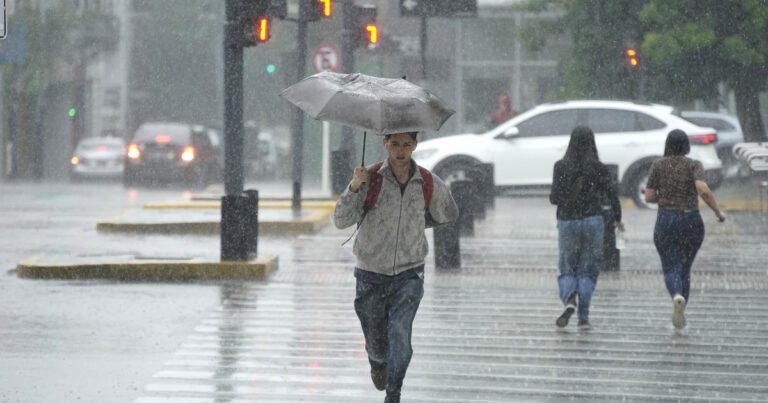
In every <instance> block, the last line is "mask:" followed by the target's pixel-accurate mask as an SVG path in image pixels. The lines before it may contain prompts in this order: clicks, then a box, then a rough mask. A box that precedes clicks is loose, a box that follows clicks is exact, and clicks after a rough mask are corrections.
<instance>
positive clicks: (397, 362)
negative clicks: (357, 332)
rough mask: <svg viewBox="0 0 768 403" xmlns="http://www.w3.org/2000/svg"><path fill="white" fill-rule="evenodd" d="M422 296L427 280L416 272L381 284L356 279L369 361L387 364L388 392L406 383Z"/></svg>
mask: <svg viewBox="0 0 768 403" xmlns="http://www.w3.org/2000/svg"><path fill="white" fill-rule="evenodd" d="M423 295H424V280H423V279H422V278H421V277H420V276H418V275H416V274H415V273H414V274H412V275H406V276H396V277H395V278H394V279H393V280H392V281H388V282H385V283H380V284H377V283H372V282H368V281H364V280H360V279H357V290H356V296H355V312H356V313H357V317H358V318H359V319H360V325H361V326H362V328H363V335H364V336H365V350H366V351H367V352H368V360H369V361H370V362H371V365H379V366H384V365H386V367H387V393H400V389H401V388H402V386H403V379H404V378H405V371H406V370H407V369H408V365H409V364H410V362H411V356H412V355H413V349H412V348H411V332H412V328H413V319H414V318H415V317H416V311H417V310H418V309H419V303H420V302H421V297H422V296H423Z"/></svg>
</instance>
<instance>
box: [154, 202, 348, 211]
mask: <svg viewBox="0 0 768 403" xmlns="http://www.w3.org/2000/svg"><path fill="white" fill-rule="evenodd" d="M301 207H302V209H312V210H320V209H322V210H333V209H335V208H336V201H335V200H333V201H328V200H315V201H307V200H304V201H302V202H301ZM144 208H145V209H148V210H154V209H179V210H183V209H220V208H221V202H220V201H190V202H182V203H147V204H145V205H144ZM291 208H292V205H291V201H286V200H271V201H265V200H259V209H289V210H290V209H291Z"/></svg>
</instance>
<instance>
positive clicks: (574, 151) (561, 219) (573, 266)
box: [549, 126, 624, 330]
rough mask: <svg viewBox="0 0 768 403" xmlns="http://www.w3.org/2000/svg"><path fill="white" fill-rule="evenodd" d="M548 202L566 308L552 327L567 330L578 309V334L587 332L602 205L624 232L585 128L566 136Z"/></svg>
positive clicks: (609, 181) (615, 201)
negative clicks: (554, 224) (554, 226)
mask: <svg viewBox="0 0 768 403" xmlns="http://www.w3.org/2000/svg"><path fill="white" fill-rule="evenodd" d="M549 200H550V202H552V204H555V205H557V232H558V237H557V239H558V246H559V249H560V254H559V262H558V268H559V269H560V275H559V276H558V278H557V283H558V286H559V289H560V300H561V301H562V302H563V304H564V305H565V310H564V311H563V313H562V314H561V315H560V317H558V318H557V320H556V321H555V324H556V325H557V327H560V328H563V327H565V326H567V325H568V321H569V319H570V317H571V315H573V313H574V312H575V311H576V310H577V309H578V316H579V322H578V327H579V329H582V330H589V329H591V328H592V325H591V324H590V322H589V306H590V302H591V301H592V294H593V292H594V290H595V284H596V283H597V277H598V275H599V274H600V268H601V266H602V264H603V234H604V231H605V228H604V226H603V225H604V223H603V204H605V203H606V202H608V203H609V204H610V207H611V212H612V213H613V215H614V221H615V223H616V226H617V227H618V228H619V229H620V230H622V231H623V230H624V224H623V223H622V222H621V204H620V203H619V197H618V194H617V191H616V187H615V185H614V181H613V180H612V177H611V173H610V171H609V170H608V167H606V166H605V164H603V163H602V162H600V158H599V157H598V155H597V146H596V145H595V135H594V133H593V132H592V129H590V128H589V127H586V126H578V127H576V128H574V129H573V132H571V139H570V142H569V143H568V149H567V150H566V151H565V155H564V156H563V159H561V160H560V161H557V162H556V163H555V166H554V176H553V178H552V191H551V193H550V195H549Z"/></svg>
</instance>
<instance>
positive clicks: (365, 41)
mask: <svg viewBox="0 0 768 403" xmlns="http://www.w3.org/2000/svg"><path fill="white" fill-rule="evenodd" d="M353 17H354V21H353V23H354V27H353V32H354V35H355V41H354V43H355V46H367V47H373V46H376V45H377V44H378V43H379V37H380V34H381V33H380V32H379V26H378V25H376V6H354V12H353Z"/></svg>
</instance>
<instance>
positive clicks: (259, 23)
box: [254, 17, 270, 43]
mask: <svg viewBox="0 0 768 403" xmlns="http://www.w3.org/2000/svg"><path fill="white" fill-rule="evenodd" d="M269 28H270V21H269V18H267V17H260V18H259V19H257V20H256V26H255V27H254V30H255V35H254V36H255V37H256V40H257V41H259V42H261V43H264V42H267V41H268V40H269Z"/></svg>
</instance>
